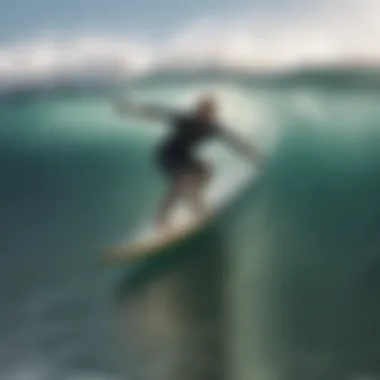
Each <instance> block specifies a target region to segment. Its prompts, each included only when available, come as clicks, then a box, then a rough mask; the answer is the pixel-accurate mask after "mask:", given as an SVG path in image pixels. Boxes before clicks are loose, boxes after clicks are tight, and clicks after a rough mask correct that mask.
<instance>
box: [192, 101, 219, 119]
mask: <svg viewBox="0 0 380 380" xmlns="http://www.w3.org/2000/svg"><path fill="white" fill-rule="evenodd" d="M196 111H197V114H198V116H199V117H201V118H202V119H207V120H210V119H213V118H214V117H215V116H216V112H217V104H216V99H215V98H214V97H212V96H210V95H208V96H203V97H202V98H201V99H200V100H199V101H198V103H197V106H196Z"/></svg>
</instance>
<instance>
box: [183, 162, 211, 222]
mask: <svg viewBox="0 0 380 380" xmlns="http://www.w3.org/2000/svg"><path fill="white" fill-rule="evenodd" d="M190 178H191V182H190V184H191V185H190V187H189V197H188V199H189V202H190V206H191V208H192V211H193V212H194V213H195V214H196V216H197V217H203V216H205V215H206V214H207V205H206V202H205V199H204V198H205V194H204V193H205V190H206V187H207V185H208V184H209V182H210V179H211V170H210V169H209V168H208V167H207V166H206V165H205V164H203V163H197V166H196V167H195V170H193V171H192V172H191V173H190Z"/></svg>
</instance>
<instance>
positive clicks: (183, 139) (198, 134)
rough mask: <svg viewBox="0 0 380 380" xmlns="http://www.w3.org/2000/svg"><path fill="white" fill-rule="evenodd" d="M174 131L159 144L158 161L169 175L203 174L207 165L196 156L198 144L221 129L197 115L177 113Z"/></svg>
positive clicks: (173, 124)
mask: <svg viewBox="0 0 380 380" xmlns="http://www.w3.org/2000/svg"><path fill="white" fill-rule="evenodd" d="M171 124H172V132H171V134H170V135H169V137H167V138H166V139H165V140H164V142H163V143H162V144H161V145H160V146H159V149H158V154H157V162H158V165H159V167H160V169H161V170H162V171H163V172H164V173H165V174H166V175H168V176H169V177H176V176H177V175H181V174H184V173H185V174H186V173H194V174H202V173H204V171H205V170H206V165H205V164H204V163H203V162H202V161H200V160H199V159H197V158H196V157H195V150H196V148H197V147H198V145H199V144H200V143H202V142H204V141H205V140H208V139H210V138H212V137H214V136H216V135H218V134H219V133H220V131H221V128H220V127H219V125H217V123H215V122H208V121H203V120H201V119H199V118H197V115H191V114H190V115H186V114H183V115H175V116H174V118H173V119H172V120H171Z"/></svg>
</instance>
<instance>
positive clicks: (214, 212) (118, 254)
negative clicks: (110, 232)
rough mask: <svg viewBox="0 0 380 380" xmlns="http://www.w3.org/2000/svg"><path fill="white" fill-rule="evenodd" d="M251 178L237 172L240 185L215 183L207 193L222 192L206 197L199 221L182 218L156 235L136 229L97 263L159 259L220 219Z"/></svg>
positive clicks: (248, 174) (156, 231)
mask: <svg viewBox="0 0 380 380" xmlns="http://www.w3.org/2000/svg"><path fill="white" fill-rule="evenodd" d="M255 177H256V175H255V173H253V174H252V171H251V170H250V171H246V172H241V177H240V178H239V179H237V178H236V181H237V182H238V183H240V186H236V184H234V183H233V182H232V181H229V183H227V184H225V183H223V184H221V183H218V182H215V183H214V189H213V188H211V189H210V193H209V194H210V195H212V194H216V193H217V192H216V191H215V190H216V189H221V188H222V189H224V192H221V193H219V196H218V197H214V198H212V197H211V196H210V198H209V202H208V205H209V211H208V213H207V216H205V217H202V218H190V219H189V218H187V219H186V218H185V222H183V220H181V221H180V222H179V223H173V224H172V226H173V227H171V228H169V229H167V230H166V231H165V232H159V231H158V230H157V229H155V228H154V227H150V228H146V231H145V232H142V233H141V228H138V229H137V230H138V231H139V232H137V233H131V234H130V235H129V236H128V237H127V238H126V240H125V242H124V243H120V244H118V245H116V246H114V247H111V248H108V249H106V250H105V252H103V253H102V254H101V261H102V262H103V264H106V265H109V264H111V265H112V264H128V263H132V262H135V261H136V260H137V261H141V260H144V259H150V258H153V257H157V256H161V253H162V252H167V251H168V250H171V249H172V248H173V249H175V247H176V246H177V245H178V246H179V245H180V244H182V243H184V242H185V241H187V240H190V239H192V238H193V237H194V236H195V235H197V234H198V233H203V232H205V231H207V227H208V226H209V225H211V224H212V223H213V222H214V221H216V220H218V218H220V215H221V214H223V213H224V212H225V211H226V208H227V207H228V205H230V204H231V203H232V202H233V201H234V200H235V199H236V198H238V196H239V194H240V193H241V191H242V190H243V189H244V188H245V185H246V184H247V183H249V182H250V181H251V180H252V178H255ZM228 185H230V187H229V186H228ZM231 187H233V188H234V191H231V190H232V189H231ZM180 214H181V213H179V214H178V215H180ZM174 219H175V218H174ZM180 219H181V218H180ZM150 220H152V219H150ZM143 230H144V228H143Z"/></svg>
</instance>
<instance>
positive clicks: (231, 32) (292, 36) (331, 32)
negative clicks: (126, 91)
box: [0, 0, 380, 81]
mask: <svg viewBox="0 0 380 380" xmlns="http://www.w3.org/2000/svg"><path fill="white" fill-rule="evenodd" d="M379 4H380V3H379V2H378V1H377V0H350V1H343V0H335V1H332V2H327V1H325V2H323V1H322V2H318V3H314V4H311V3H303V4H302V5H299V6H298V7H289V8H288V9H287V10H286V11H284V12H282V13H281V16H279V14H277V13H276V12H274V11H273V10H272V11H268V10H267V11H266V12H263V11H262V10H261V11H258V10H257V9H255V8H254V7H250V8H248V9H247V8H244V9H243V8H240V9H239V8H238V7H237V9H236V11H235V12H229V13H228V14H226V13H223V11H220V13H215V14H209V15H206V16H205V17H202V18H201V19H193V20H189V21H188V24H187V25H185V27H183V28H181V29H179V30H177V31H176V32H175V33H173V34H172V35H171V36H169V37H168V38H166V39H163V40H161V41H159V43H157V41H156V39H155V36H154V35H152V36H151V40H150V41H149V32H147V33H146V34H147V38H145V40H144V42H141V40H139V39H137V38H135V37H133V38H131V37H130V36H128V35H121V34H119V35H114V36H107V37H104V36H102V35H101V33H98V34H96V35H94V34H85V35H78V36H76V37H73V38H68V39H67V40H62V39H59V40H58V39H56V38H54V37H53V36H49V35H48V34H47V35H46V36H45V37H44V38H38V39H34V40H33V39H32V38H31V39H29V40H28V41H18V42H17V41H12V44H11V45H10V46H2V47H0V79H1V80H3V81H9V80H15V81H25V80H30V79H36V78H37V79H41V78H46V77H50V76H54V75H58V76H59V75H62V74H67V73H71V72H76V71H79V72H81V73H82V74H88V72H89V71H91V70H92V71H94V72H102V71H103V70H106V71H107V70H108V71H109V72H111V73H112V74H113V75H115V76H117V75H119V74H120V75H123V74H125V73H131V72H133V73H144V72H147V71H149V70H154V69H156V68H162V67H167V68H171V67H191V68H194V67H195V68H197V67H205V66H215V65H216V66H217V67H230V68H237V69H243V70H246V69H248V70H251V69H255V68H256V69H257V68H261V69H270V68H277V69H278V68H294V67H297V66H299V65H305V64H306V65H307V64H321V63H331V62H333V63H336V62H340V63H344V64H345V63H347V62H348V63H351V64H357V63H360V64H363V63H364V64H366V63H368V62H372V61H375V62H377V64H379V63H380V50H379V49H378V41H379V39H380V5H379ZM135 35H136V33H135Z"/></svg>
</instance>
